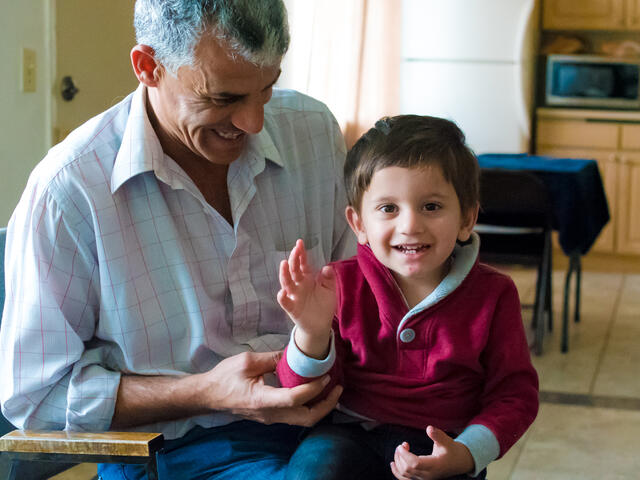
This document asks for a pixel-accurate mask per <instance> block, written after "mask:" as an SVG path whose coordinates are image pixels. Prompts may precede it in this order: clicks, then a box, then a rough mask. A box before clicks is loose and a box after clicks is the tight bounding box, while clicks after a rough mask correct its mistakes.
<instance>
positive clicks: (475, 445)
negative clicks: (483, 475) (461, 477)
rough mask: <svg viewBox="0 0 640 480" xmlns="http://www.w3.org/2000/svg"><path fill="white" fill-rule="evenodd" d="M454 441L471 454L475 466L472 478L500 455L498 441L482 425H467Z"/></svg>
mask: <svg viewBox="0 0 640 480" xmlns="http://www.w3.org/2000/svg"><path fill="white" fill-rule="evenodd" d="M455 441H456V442H460V443H461V444H463V445H464V446H465V447H467V448H468V449H469V451H470V452H471V456H472V457H473V461H474V463H475V465H476V469H475V470H474V471H473V473H472V474H471V476H472V477H477V476H478V475H479V474H480V472H481V471H482V470H484V469H485V468H487V466H488V465H489V464H490V463H491V462H493V461H494V460H495V459H496V458H498V455H500V444H499V443H498V439H497V438H496V436H495V435H494V434H493V432H492V431H491V430H489V429H488V428H487V427H485V426H484V425H480V424H475V425H469V426H468V427H467V428H465V429H464V431H463V432H462V433H461V434H460V435H458V436H457V437H456V439H455Z"/></svg>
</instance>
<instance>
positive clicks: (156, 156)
mask: <svg viewBox="0 0 640 480" xmlns="http://www.w3.org/2000/svg"><path fill="white" fill-rule="evenodd" d="M146 102H147V88H146V87H145V86H144V85H143V84H140V85H139V86H138V88H137V89H136V91H135V92H134V93H133V96H132V99H131V108H130V110H129V117H128V119H127V125H126V127H125V130H124V133H123V136H122V143H121V145H120V149H119V150H118V153H117V155H116V159H115V163H114V166H113V172H112V174H111V193H114V192H115V191H116V190H118V188H120V187H121V186H122V184H123V183H125V182H126V181H127V180H129V179H130V178H133V177H134V176H136V175H138V174H140V173H143V172H150V171H152V172H154V173H155V175H156V176H157V177H158V178H159V179H160V180H162V181H164V182H165V183H167V184H169V185H171V182H170V178H171V170H175V168H173V169H172V168H170V167H169V166H168V165H167V160H166V159H169V157H167V156H165V154H164V152H163V151H162V146H161V145H160V140H158V136H157V135H156V132H155V131H154V130H153V127H152V126H151V122H150V121H149V117H148V115H147V109H146ZM245 153H253V154H254V155H255V157H257V158H258V159H260V160H262V161H264V159H267V160H270V161H271V162H273V163H275V164H276V165H279V166H281V167H282V166H283V161H282V157H281V156H280V152H279V151H278V149H277V148H276V146H275V143H274V142H273V138H272V137H271V135H270V134H269V132H268V128H267V127H266V125H265V128H263V129H262V130H261V131H260V132H259V133H258V134H256V135H250V136H249V140H248V142H247V151H246V152H245ZM243 156H244V155H243ZM252 156H253V155H252Z"/></svg>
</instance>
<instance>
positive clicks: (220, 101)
mask: <svg viewBox="0 0 640 480" xmlns="http://www.w3.org/2000/svg"><path fill="white" fill-rule="evenodd" d="M210 101H211V103H213V104H214V105H216V106H218V107H226V106H227V105H231V104H232V103H233V102H235V101H236V100H235V98H233V97H228V98H227V97H225V98H213V97H212V98H211V99H210Z"/></svg>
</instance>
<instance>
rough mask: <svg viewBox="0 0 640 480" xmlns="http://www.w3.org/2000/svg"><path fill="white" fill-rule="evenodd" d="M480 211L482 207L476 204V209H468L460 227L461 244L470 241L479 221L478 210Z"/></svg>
mask: <svg viewBox="0 0 640 480" xmlns="http://www.w3.org/2000/svg"><path fill="white" fill-rule="evenodd" d="M479 209H480V205H479V204H476V206H475V207H472V208H470V209H468V210H467V211H466V212H465V213H464V214H463V216H462V224H461V225H460V231H459V232H458V240H459V241H461V242H466V241H467V240H469V237H470V236H471V232H472V231H473V227H475V226H476V222H477V221H478V210H479Z"/></svg>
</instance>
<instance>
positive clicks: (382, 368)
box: [277, 246, 538, 456]
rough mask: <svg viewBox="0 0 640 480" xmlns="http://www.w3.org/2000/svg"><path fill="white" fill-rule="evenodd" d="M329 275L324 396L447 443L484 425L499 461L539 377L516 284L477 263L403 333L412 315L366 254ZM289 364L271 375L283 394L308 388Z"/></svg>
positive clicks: (533, 411)
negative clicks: (331, 341) (333, 394)
mask: <svg viewBox="0 0 640 480" xmlns="http://www.w3.org/2000/svg"><path fill="white" fill-rule="evenodd" d="M333 267H334V268H335V271H336V274H337V278H338V292H339V301H338V309H337V315H336V317H335V319H334V325H333V329H334V335H335V348H336V362H335V363H334V365H333V367H332V368H331V370H330V371H329V374H330V375H331V379H332V382H331V385H329V386H328V387H327V391H328V390H329V389H330V388H332V385H334V384H336V383H339V384H341V385H343V386H344V392H343V393H342V396H341V398H340V404H341V405H344V406H345V407H346V408H348V409H349V410H352V411H353V412H356V413H358V414H360V415H364V416H366V417H368V418H370V419H373V420H377V421H379V422H382V423H393V424H401V425H406V426H410V427H414V428H426V427H427V426H428V425H433V426H436V427H438V428H440V429H442V430H445V431H448V432H452V433H460V432H461V431H462V430H464V428H466V427H467V426H468V425H471V424H481V425H484V426H486V427H487V428H489V429H490V430H491V431H492V432H493V434H494V435H495V436H496V438H497V440H498V443H499V444H500V456H502V455H504V453H505V452H506V451H507V450H508V449H509V448H510V447H511V446H512V445H513V444H514V443H515V442H516V441H517V440H518V439H519V438H520V437H521V436H522V435H523V434H524V432H525V431H526V430H527V428H528V427H529V426H530V425H531V423H532V422H533V420H534V419H535V417H536V415H537V411H538V376H537V374H536V371H535V369H534V368H533V366H532V364H531V358H530V354H529V348H528V345H527V341H526V337H525V333H524V327H523V324H522V318H521V310H520V309H521V307H520V301H519V299H518V293H517V290H516V287H515V285H514V284H513V281H512V280H511V279H510V278H509V277H508V276H506V275H504V274H502V273H500V272H498V271H497V270H495V269H493V268H491V267H489V266H487V265H484V264H479V263H478V262H477V261H476V263H475V264H474V266H473V267H472V268H471V270H470V271H469V273H468V274H467V276H466V278H465V279H464V280H463V281H462V283H461V284H460V285H459V286H458V287H457V288H455V290H453V291H452V292H451V293H449V294H448V295H447V296H446V297H444V298H443V299H441V300H439V301H438V302H436V303H435V304H433V305H431V306H429V307H427V308H426V309H424V310H422V311H418V312H415V313H413V314H412V315H411V316H410V317H408V319H407V320H406V321H405V322H404V323H403V324H402V326H400V323H401V320H402V319H403V317H404V316H405V315H406V314H407V313H408V310H409V309H408V307H407V305H406V302H405V300H404V298H403V296H402V294H401V292H400V290H399V288H398V286H397V284H396V282H395V280H394V279H393V277H392V276H391V273H390V272H389V270H388V269H387V268H386V267H384V266H383V265H382V264H381V263H380V262H379V261H378V260H377V259H376V258H375V257H374V255H373V253H372V252H371V250H370V248H368V247H363V246H359V248H358V254H357V256H356V257H353V258H351V259H349V260H344V261H342V262H337V263H334V264H333ZM414 310H416V309H415V308H414ZM399 327H400V328H399ZM407 329H411V330H413V332H414V333H415V336H414V338H413V339H412V340H411V341H409V342H406V341H403V340H402V338H404V339H405V340H406V339H407V338H411V337H412V336H413V335H411V333H409V334H402V331H405V330H407ZM286 358H287V356H286V353H285V355H283V357H282V360H281V361H280V363H279V365H278V368H277V373H278V376H279V378H280V381H281V383H282V384H283V385H284V386H294V385H299V384H301V383H305V382H308V381H310V380H311V379H310V378H305V377H301V376H300V375H297V374H296V373H295V372H294V371H293V370H292V369H291V368H290V367H289V365H288V363H287V361H286Z"/></svg>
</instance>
